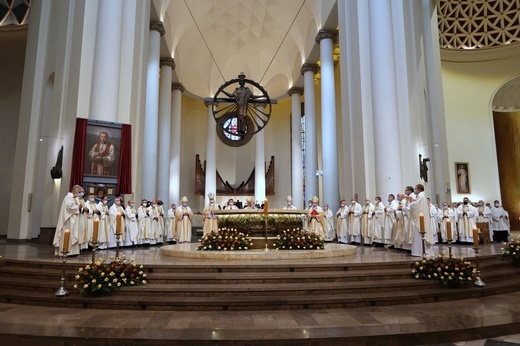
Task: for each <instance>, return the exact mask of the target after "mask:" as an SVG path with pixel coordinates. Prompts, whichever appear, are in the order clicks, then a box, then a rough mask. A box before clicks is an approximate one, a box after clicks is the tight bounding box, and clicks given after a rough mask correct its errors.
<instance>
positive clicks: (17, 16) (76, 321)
mask: <svg viewBox="0 0 520 346" xmlns="http://www.w3.org/2000/svg"><path fill="white" fill-rule="evenodd" d="M0 52H1V54H0V75H1V76H2V82H1V83H0V104H1V105H2V106H1V107H0V119H2V123H3V124H2V126H0V134H1V136H2V138H4V140H3V145H2V147H1V148H0V158H1V160H2V161H3V162H4V163H5V166H4V168H3V169H2V170H0V180H1V184H0V191H1V193H2V195H3V196H4V197H3V200H4V203H3V204H2V207H1V208H0V219H1V220H3V222H1V225H0V273H1V274H0V283H1V285H0V311H2V313H1V314H0V326H1V328H0V336H1V338H2V340H4V341H2V344H5V345H15V344H16V345H36V344H38V345H98V344H99V345H105V344H112V345H163V344H164V345H193V344H201V345H216V344H227V345H265V344H276V345H336V344H337V345H379V344H384V345H434V344H439V345H440V344H442V345H468V346H469V345H484V344H486V345H487V344H502V345H514V344H520V303H518V301H517V300H516V298H520V290H519V289H518V287H520V286H519V284H520V277H519V275H518V268H517V267H515V266H513V265H512V264H511V263H510V262H508V261H504V258H503V257H504V256H503V255H502V253H503V247H504V245H503V243H502V242H501V241H493V237H492V236H491V237H490V238H489V241H486V239H485V238H482V239H481V240H482V243H479V236H476V242H475V244H473V243H461V242H456V243H455V242H454V244H453V246H452V244H451V238H449V239H450V241H449V242H448V243H446V242H444V243H443V242H442V241H440V242H439V243H438V244H435V245H433V246H432V251H433V254H434V255H438V254H443V255H444V254H446V253H448V252H449V253H450V256H451V253H452V251H453V254H454V256H456V257H461V258H465V259H467V260H469V261H471V263H472V265H475V264H476V265H477V267H478V269H479V272H478V273H479V275H481V276H480V277H481V278H482V280H483V281H484V282H485V285H482V286H477V285H473V284H471V285H464V286H463V287H459V288H446V287H442V286H440V285H438V283H436V282H432V281H427V280H415V279H414V278H413V277H412V275H411V274H410V272H411V269H412V267H413V264H414V262H416V261H420V257H413V256H410V254H409V253H408V252H406V251H402V250H398V249H396V248H394V246H393V245H392V244H385V245H384V246H382V247H377V246H372V245H371V244H366V243H364V242H363V241H361V243H360V244H359V242H358V244H355V242H353V243H354V244H348V245H347V244H342V243H338V242H336V241H332V242H330V241H328V240H327V241H328V242H327V243H326V244H325V250H324V251H322V252H321V254H315V252H320V251H318V250H307V251H296V250H295V251H278V250H274V249H271V250H268V249H267V247H268V245H267V244H268V242H267V238H268V237H267V228H268V226H267V224H268V223H267V221H265V229H266V231H265V247H266V248H265V250H262V247H263V243H258V244H261V246H259V247H257V248H256V249H254V250H248V251H244V253H243V254H241V253H238V251H235V253H233V254H224V253H222V251H207V252H205V251H197V250H196V248H197V247H198V246H199V245H200V244H201V237H202V234H203V227H204V222H205V217H204V215H205V214H204V212H203V210H205V207H206V206H207V205H208V198H213V196H214V198H215V203H216V205H217V206H218V208H219V209H226V208H227V207H228V206H229V204H228V201H229V200H234V201H235V204H236V203H237V202H238V203H239V204H240V205H241V204H244V206H245V205H246V204H247V202H248V201H249V202H251V203H252V204H253V205H255V204H256V206H257V207H258V209H257V210H258V215H259V216H258V217H261V215H264V218H265V220H267V218H268V216H269V214H271V213H272V214H274V213H275V212H276V213H278V214H277V215H282V214H283V213H284V212H283V211H282V210H283V209H282V208H284V207H287V205H288V204H287V203H288V201H289V198H288V196H290V197H291V198H290V201H291V202H292V205H293V206H294V207H295V209H297V210H306V208H307V207H308V205H309V204H308V202H310V201H313V200H314V199H316V200H317V201H319V205H320V206H323V205H324V204H327V205H328V209H330V210H331V211H332V212H335V211H336V210H338V209H339V208H340V207H341V201H342V200H347V201H350V199H351V198H355V199H356V200H357V201H362V202H360V203H364V201H365V199H371V201H372V202H373V201H374V199H375V198H376V197H382V201H383V202H382V203H383V204H385V205H386V204H387V202H386V201H387V196H389V195H390V194H393V195H395V196H397V195H398V194H399V193H402V192H404V190H405V187H407V186H416V184H422V185H424V188H425V189H424V192H425V195H426V196H428V197H429V198H430V200H431V203H432V204H433V205H436V206H438V207H439V210H440V209H442V206H443V203H448V204H450V205H452V204H453V205H455V207H456V206H457V205H458V204H460V203H462V202H463V199H464V198H468V199H469V200H470V203H471V204H473V205H475V206H477V207H478V204H477V203H478V202H479V201H483V202H484V203H489V204H490V208H493V205H495V206H497V207H496V208H498V206H499V207H500V208H501V209H502V210H505V211H507V215H508V216H507V223H508V230H507V232H508V239H510V240H513V239H516V238H518V236H520V170H519V169H518V168H519V167H520V143H519V138H520V64H518V61H519V59H520V1H519V0H402V1H394V0H291V1H283V0H88V1H87V0H36V1H34V0H0ZM107 143H108V144H107ZM99 151H103V155H100V156H99V157H100V158H101V157H102V158H101V159H99V158H96V155H95V154H92V153H93V152H99ZM74 186H81V187H82V188H83V189H84V191H85V192H84V194H85V195H84V198H85V199H86V201H87V202H88V198H87V196H92V199H93V200H95V201H96V203H97V202H102V200H103V199H107V200H108V203H109V206H110V205H112V204H113V203H114V202H115V201H116V200H117V197H121V199H122V201H124V203H127V204H128V203H129V201H135V204H136V208H137V206H139V205H140V204H141V201H142V200H144V199H146V200H147V201H158V200H161V201H163V202H164V208H165V210H166V209H168V208H170V206H171V205H172V204H176V205H177V207H180V206H183V207H185V204H186V203H188V205H189V207H190V208H191V210H192V211H193V216H191V215H190V221H191V223H190V227H189V234H188V236H187V239H184V240H185V242H184V243H180V242H179V239H177V242H178V243H177V244H174V243H173V242H170V241H167V240H170V239H167V235H166V233H165V235H164V236H165V241H164V244H162V242H161V244H157V245H155V244H152V245H149V246H148V244H147V245H146V246H141V245H142V244H141V243H139V245H136V244H137V243H134V244H133V245H132V246H131V247H122V248H121V249H120V248H119V245H118V246H117V248H114V246H107V247H108V248H106V249H104V248H101V247H100V248H99V249H97V250H96V247H94V248H93V247H92V244H90V243H89V241H87V242H86V244H85V248H82V250H81V253H79V254H77V255H76V254H74V256H69V257H67V255H66V254H65V255H62V256H55V255H54V251H55V248H54V247H53V237H55V234H56V232H58V231H59V227H57V224H59V223H60V222H61V221H60V220H61V213H62V207H61V206H62V201H63V200H64V197H65V196H66V195H67V194H68V193H69V192H72V191H73V187H74ZM209 196H211V197H209ZM389 202H390V201H389ZM497 203H498V204H497ZM239 210H241V208H240V209H239ZM240 212H242V211H240ZM220 213H221V214H223V215H225V213H226V212H225V211H224V210H221V211H220ZM295 213H296V214H297V212H295ZM217 214H218V213H217ZM296 214H295V215H296ZM219 215H220V214H219ZM302 215H305V214H302ZM222 217H223V216H222ZM274 217H276V216H274ZM303 218H304V217H303V216H302V228H305V226H306V225H307V223H306V221H305V222H304V221H303ZM181 220H182V218H181ZM262 220H264V219H262ZM334 222H335V221H334ZM490 222H491V221H490ZM490 224H491V223H490ZM333 227H335V224H334V226H333ZM488 231H489V230H488ZM490 232H491V233H492V231H490ZM477 234H478V233H477ZM204 235H206V234H205V233H204ZM262 236H263V235H262V232H260V236H259V239H260V241H263V240H262V239H263V238H262ZM61 237H62V238H61V241H62V242H63V235H62V236H61ZM423 237H424V234H423ZM67 239H68V238H67ZM117 239H118V241H119V235H118V238H117ZM495 240H496V239H495ZM107 242H108V240H107ZM254 242H255V243H257V240H256V239H255V241H254ZM272 242H276V241H275V240H272ZM272 242H271V243H269V246H275V245H273V243H272ZM423 242H424V241H423ZM118 244H119V243H118ZM258 244H257V245H258ZM62 246H63V243H62V244H60V245H59V247H58V248H57V249H59V251H58V252H61V253H62V254H63V248H62ZM92 250H94V251H92ZM424 252H425V251H424V245H423V253H424ZM519 253H520V252H519ZM120 254H122V255H124V256H126V257H125V258H128V259H129V258H132V259H135V262H136V263H138V264H140V265H143V267H144V269H143V271H144V272H145V273H146V275H147V276H146V278H147V281H148V283H147V284H146V285H143V286H139V287H123V288H121V289H120V290H119V291H117V293H116V294H113V295H111V296H102V297H94V296H88V295H84V294H80V293H79V292H78V290H77V289H75V288H74V287H73V286H74V282H75V276H76V275H77V274H76V273H77V272H78V268H80V267H81V268H83V267H85V265H86V264H87V263H88V262H89V260H90V259H91V258H92V259H93V262H96V260H97V256H100V257H103V258H104V259H105V260H107V261H108V260H109V259H110V258H120ZM518 258H520V256H518ZM79 272H81V270H79ZM60 286H61V288H60ZM58 288H59V289H60V290H61V289H66V291H68V292H67V294H64V295H56V294H55V292H56V289H58ZM58 292H59V291H58Z"/></svg>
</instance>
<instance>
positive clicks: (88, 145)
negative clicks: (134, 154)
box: [83, 120, 121, 179]
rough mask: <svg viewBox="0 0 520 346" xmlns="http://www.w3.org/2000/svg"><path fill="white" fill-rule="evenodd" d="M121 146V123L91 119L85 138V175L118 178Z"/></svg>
mask: <svg viewBox="0 0 520 346" xmlns="http://www.w3.org/2000/svg"><path fill="white" fill-rule="evenodd" d="M120 148H121V124H113V123H106V122H100V121H94V120H89V121H88V122H87V130H86V139H85V164H84V171H83V175H84V177H99V178H116V179H117V175H118V173H119V155H120V153H121V150H120Z"/></svg>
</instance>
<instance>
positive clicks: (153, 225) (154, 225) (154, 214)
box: [148, 200, 163, 245]
mask: <svg viewBox="0 0 520 346" xmlns="http://www.w3.org/2000/svg"><path fill="white" fill-rule="evenodd" d="M148 215H149V216H150V231H149V233H148V235H149V239H150V244H151V245H154V244H157V243H162V238H163V235H162V228H161V211H160V210H159V207H158V206H157V201H155V200H153V201H152V203H150V206H149V207H148Z"/></svg>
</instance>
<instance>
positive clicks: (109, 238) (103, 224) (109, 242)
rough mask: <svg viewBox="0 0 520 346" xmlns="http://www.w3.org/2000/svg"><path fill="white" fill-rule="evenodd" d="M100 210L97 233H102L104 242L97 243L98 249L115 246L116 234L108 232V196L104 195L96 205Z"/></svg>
mask: <svg viewBox="0 0 520 346" xmlns="http://www.w3.org/2000/svg"><path fill="white" fill-rule="evenodd" d="M97 207H98V209H99V210H100V211H101V220H100V221H99V233H103V236H104V237H105V243H104V244H99V248H100V249H106V248H113V247H116V236H115V235H114V233H113V232H110V210H109V209H108V197H107V196H105V197H103V198H102V199H101V201H100V202H99V203H98V205H97Z"/></svg>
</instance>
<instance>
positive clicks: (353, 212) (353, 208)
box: [348, 197, 363, 244]
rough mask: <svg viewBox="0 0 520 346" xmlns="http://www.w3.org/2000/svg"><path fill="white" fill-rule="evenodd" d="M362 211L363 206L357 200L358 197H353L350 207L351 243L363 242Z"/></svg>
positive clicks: (349, 227)
mask: <svg viewBox="0 0 520 346" xmlns="http://www.w3.org/2000/svg"><path fill="white" fill-rule="evenodd" d="M362 213H363V207H362V206H361V204H359V203H358V202H357V198H356V197H352V198H351V199H350V206H349V208H348V234H349V235H350V242H351V243H356V244H361V214H362Z"/></svg>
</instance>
